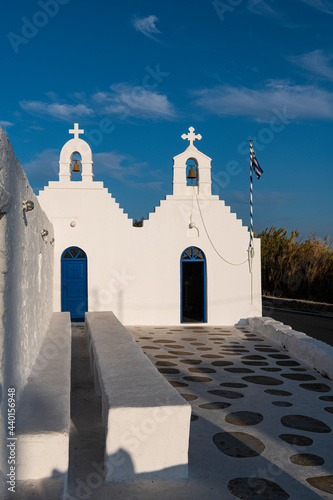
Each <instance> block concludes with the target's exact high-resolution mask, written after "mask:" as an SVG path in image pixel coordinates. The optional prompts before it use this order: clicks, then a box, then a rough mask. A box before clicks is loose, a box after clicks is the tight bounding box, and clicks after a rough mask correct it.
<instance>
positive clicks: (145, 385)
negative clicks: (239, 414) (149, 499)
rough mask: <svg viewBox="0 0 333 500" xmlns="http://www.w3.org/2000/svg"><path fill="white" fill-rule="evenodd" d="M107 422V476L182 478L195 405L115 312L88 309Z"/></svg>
mask: <svg viewBox="0 0 333 500" xmlns="http://www.w3.org/2000/svg"><path fill="white" fill-rule="evenodd" d="M85 331H86V335H87V338H88V341H89V344H90V346H89V354H90V356H91V357H92V360H91V361H92V365H93V371H94V376H95V378H96V377H97V378H98V380H96V387H97V389H98V391H97V392H98V393H100V394H101V395H102V406H103V421H104V423H105V470H106V481H129V480H134V479H167V478H172V479H176V478H184V477H187V474H188V446H189V433H190V420H191V406H190V405H189V403H187V402H186V401H185V400H184V399H183V398H182V396H180V394H179V393H178V392H177V391H176V390H175V389H174V388H173V387H172V386H171V385H170V384H169V382H167V380H166V379H165V378H164V377H163V375H161V374H160V373H159V371H158V370H157V369H156V367H155V366H154V365H153V364H152V363H151V362H150V361H149V359H148V358H147V356H146V355H145V354H144V353H143V351H142V350H141V348H140V347H139V346H138V345H137V344H136V342H135V341H134V339H133V337H132V336H131V334H130V333H129V332H128V331H127V330H126V329H125V327H124V326H123V325H122V324H121V323H120V322H119V321H118V319H117V318H116V317H115V315H114V314H113V313H112V312H96V313H92V312H89V313H86V323H85Z"/></svg>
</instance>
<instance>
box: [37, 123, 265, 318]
mask: <svg viewBox="0 0 333 500" xmlns="http://www.w3.org/2000/svg"><path fill="white" fill-rule="evenodd" d="M69 132H70V133H71V134H74V138H72V139H70V140H69V141H68V142H67V143H66V144H65V145H64V146H63V148H62V150H61V153H60V162H59V163H60V170H59V181H56V182H54V181H52V182H49V184H48V186H47V187H45V189H44V190H42V191H41V192H40V194H39V197H38V199H39V202H40V204H41V207H42V208H43V210H44V211H45V213H46V215H47V216H48V218H49V219H50V221H51V222H52V224H53V226H54V238H55V241H54V258H55V261H54V285H53V287H54V290H53V297H54V298H53V301H54V311H66V310H69V311H70V312H71V315H72V319H74V320H75V319H77V320H80V319H82V318H83V317H84V312H85V311H87V310H89V311H113V312H114V313H115V314H116V315H117V317H118V318H119V320H120V321H122V322H123V323H124V324H128V325H131V324H142V325H149V324H159V325H177V324H180V323H182V322H186V323H192V322H193V323H194V322H201V323H208V324H210V325H226V324H235V323H238V322H239V321H241V320H242V319H245V318H248V317H252V316H261V278H260V273H261V270H260V240H258V239H255V240H254V248H255V254H254V258H253V259H251V260H252V266H251V265H250V264H251V263H250V262H249V251H248V250H249V231H248V228H247V227H245V226H243V225H242V222H241V221H240V220H239V219H237V218H236V215H235V214H233V213H231V212H230V208H229V207H227V206H225V203H224V201H222V200H220V199H219V197H218V196H216V195H212V188H211V159H210V158H209V157H208V156H206V155H205V154H203V153H202V152H200V151H199V150H198V149H197V148H196V147H195V146H194V141H195V140H198V139H201V136H200V135H199V136H198V135H195V134H194V129H193V128H192V127H191V128H190V129H189V133H188V134H183V136H182V138H183V139H185V140H188V141H189V145H188V147H187V148H186V149H185V151H184V152H183V153H181V154H179V155H177V156H175V157H174V159H173V192H172V194H171V195H168V196H166V198H165V200H162V201H161V203H160V205H159V206H158V207H157V208H156V209H155V211H154V213H152V214H150V215H149V219H148V220H145V221H144V223H143V227H133V223H132V220H131V219H129V218H128V216H127V215H126V214H125V213H124V212H123V210H122V209H120V208H119V205H118V204H117V203H116V201H115V199H114V198H113V197H112V196H111V194H110V193H109V192H108V190H107V189H106V188H104V186H103V182H96V181H94V176H93V169H92V167H93V158H92V152H91V149H90V147H89V145H88V143H87V142H85V141H84V140H83V139H82V138H81V137H80V135H81V134H83V133H84V131H83V130H80V129H79V127H78V124H75V125H74V129H73V130H70V131H69ZM78 156H79V164H81V167H82V174H81V180H80V181H73V178H72V176H71V170H72V165H73V159H75V158H77V157H78ZM190 164H191V165H192V168H193V171H194V173H195V174H196V179H195V181H194V183H193V185H192V184H190V185H188V184H189V181H188V179H187V177H188V171H189V168H190ZM251 269H252V272H251Z"/></svg>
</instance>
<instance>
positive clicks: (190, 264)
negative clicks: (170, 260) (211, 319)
mask: <svg viewBox="0 0 333 500" xmlns="http://www.w3.org/2000/svg"><path fill="white" fill-rule="evenodd" d="M180 320H181V322H182V323H188V322H190V323H195V322H201V323H206V321H207V307H206V258H205V255H204V253H203V251H202V250H200V248H197V247H189V248H186V250H184V252H183V253H182V256H181V319H180Z"/></svg>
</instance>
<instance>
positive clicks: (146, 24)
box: [132, 15, 161, 40]
mask: <svg viewBox="0 0 333 500" xmlns="http://www.w3.org/2000/svg"><path fill="white" fill-rule="evenodd" d="M157 22H158V17H157V16H154V15H151V16H147V17H134V18H133V21H132V23H133V26H134V28H135V29H136V31H139V32H140V33H142V34H143V35H145V36H148V37H149V38H153V39H154V40H156V38H155V37H154V36H152V34H158V33H161V32H160V31H159V29H158V28H157V27H156V23H157Z"/></svg>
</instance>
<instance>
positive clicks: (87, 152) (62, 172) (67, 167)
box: [59, 123, 94, 182]
mask: <svg viewBox="0 0 333 500" xmlns="http://www.w3.org/2000/svg"><path fill="white" fill-rule="evenodd" d="M68 132H69V133H70V134H74V138H72V139H70V140H69V141H67V142H66V144H64V146H63V148H62V150H61V153H60V161H59V165H60V168H59V182H70V181H71V177H72V175H71V164H72V158H73V156H74V155H75V154H76V153H78V154H79V155H80V156H81V166H82V178H81V181H82V182H92V181H93V178H94V175H93V173H92V166H93V161H92V152H91V149H90V146H89V144H88V143H87V142H86V141H84V140H83V139H80V137H79V135H80V134H84V130H82V129H81V130H80V129H79V124H78V123H74V129H71V130H69V131H68ZM79 169H80V167H79V164H78V162H77V161H76V163H75V165H74V169H73V170H74V171H75V172H78V171H79Z"/></svg>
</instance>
